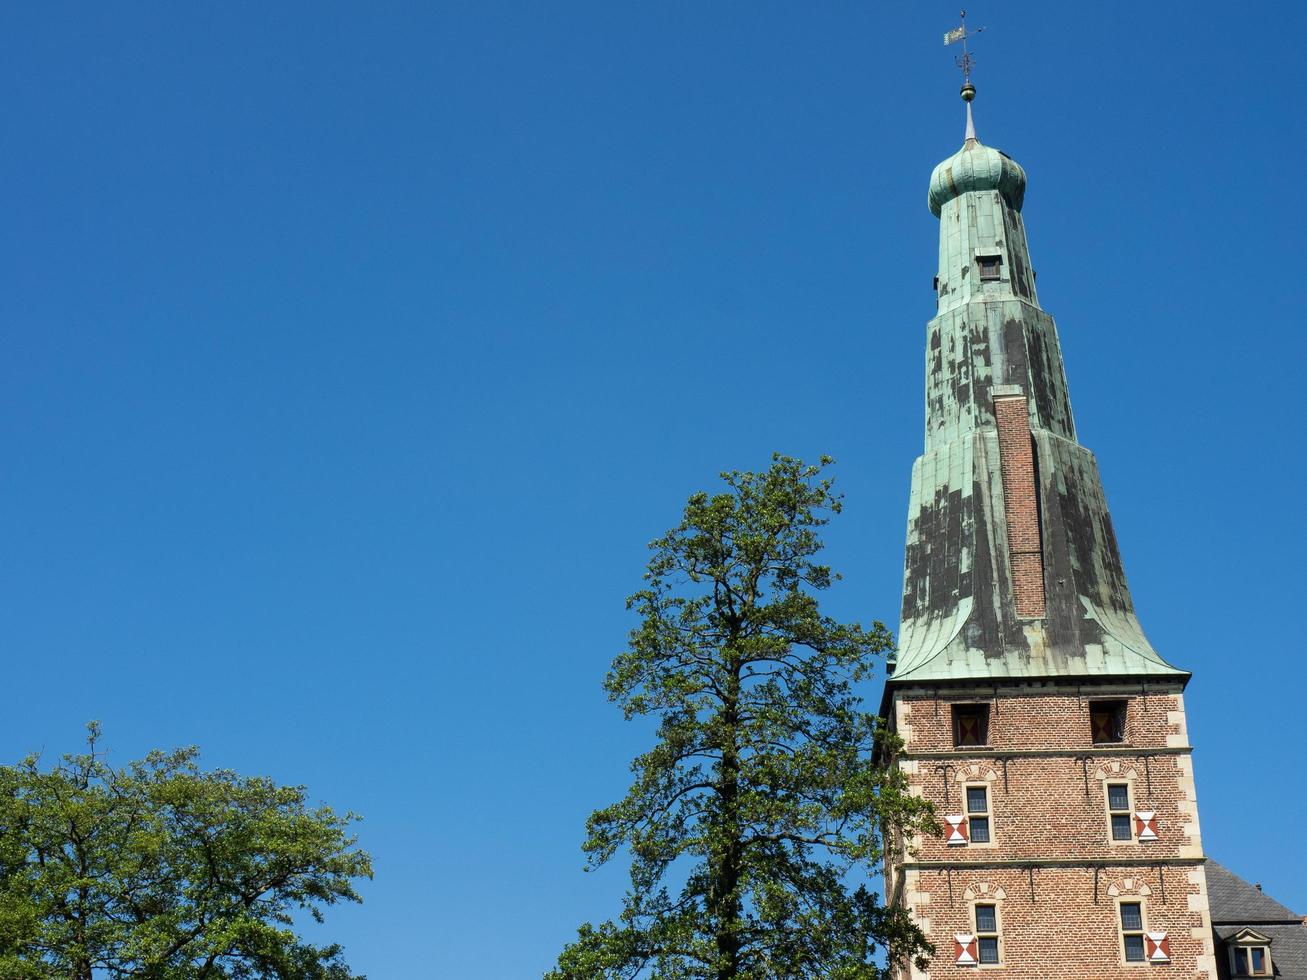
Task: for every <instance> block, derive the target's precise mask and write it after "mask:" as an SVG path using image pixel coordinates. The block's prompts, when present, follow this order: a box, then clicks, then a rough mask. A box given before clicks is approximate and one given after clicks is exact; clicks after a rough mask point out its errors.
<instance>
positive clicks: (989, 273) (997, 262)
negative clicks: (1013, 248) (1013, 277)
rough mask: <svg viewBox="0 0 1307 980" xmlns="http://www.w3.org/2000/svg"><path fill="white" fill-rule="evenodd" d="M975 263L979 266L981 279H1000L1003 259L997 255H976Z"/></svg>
mask: <svg viewBox="0 0 1307 980" xmlns="http://www.w3.org/2000/svg"><path fill="white" fill-rule="evenodd" d="M976 264H977V265H978V266H980V278H981V280H982V281H989V280H993V279H1001V278H1002V273H1001V271H1000V270H1001V269H1002V267H1003V260H1002V259H1001V258H1000V257H999V256H997V255H977V256H976Z"/></svg>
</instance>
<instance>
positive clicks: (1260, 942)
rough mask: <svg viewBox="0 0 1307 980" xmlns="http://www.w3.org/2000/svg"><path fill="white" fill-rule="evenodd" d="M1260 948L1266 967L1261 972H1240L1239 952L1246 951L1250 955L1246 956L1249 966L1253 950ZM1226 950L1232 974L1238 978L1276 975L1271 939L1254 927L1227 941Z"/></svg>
mask: <svg viewBox="0 0 1307 980" xmlns="http://www.w3.org/2000/svg"><path fill="white" fill-rule="evenodd" d="M1254 949H1260V950H1261V951H1262V954H1263V957H1264V966H1265V969H1264V970H1263V971H1262V972H1261V973H1240V972H1239V967H1238V963H1237V959H1236V957H1237V954H1238V952H1239V951H1244V952H1245V953H1247V954H1248V955H1247V956H1246V957H1245V958H1246V960H1247V962H1248V963H1249V966H1251V964H1252V957H1251V951H1252V950H1254ZM1226 952H1227V953H1228V954H1229V957H1230V976H1231V977H1236V978H1242V977H1273V976H1275V962H1274V961H1273V960H1272V959H1271V941H1270V939H1268V938H1267V937H1266V936H1263V935H1262V934H1261V933H1259V932H1256V931H1254V930H1252V929H1245V930H1244V931H1242V932H1240V933H1239V934H1238V935H1237V936H1235V937H1234V938H1233V939H1231V940H1229V941H1228V942H1227V949H1226Z"/></svg>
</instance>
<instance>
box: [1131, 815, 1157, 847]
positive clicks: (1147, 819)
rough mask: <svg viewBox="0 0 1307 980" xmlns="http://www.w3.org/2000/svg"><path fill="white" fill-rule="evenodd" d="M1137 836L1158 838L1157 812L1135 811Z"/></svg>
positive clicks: (1142, 839) (1143, 838) (1139, 837)
mask: <svg viewBox="0 0 1307 980" xmlns="http://www.w3.org/2000/svg"><path fill="white" fill-rule="evenodd" d="M1135 836H1136V837H1137V838H1138V839H1139V840H1141V841H1144V840H1157V814H1156V813H1154V812H1153V811H1152V810H1139V811H1138V812H1137V813H1135Z"/></svg>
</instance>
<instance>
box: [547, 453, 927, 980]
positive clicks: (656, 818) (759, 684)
mask: <svg viewBox="0 0 1307 980" xmlns="http://www.w3.org/2000/svg"><path fill="white" fill-rule="evenodd" d="M829 463H830V460H829V459H826V458H823V459H822V460H821V465H819V466H806V465H804V464H803V463H802V462H801V461H799V460H796V459H790V458H787V457H783V456H775V457H773V460H772V465H771V468H770V469H769V470H767V471H766V472H764V473H750V472H731V473H724V474H722V478H723V480H725V482H726V486H727V492H724V493H718V494H715V495H711V496H710V495H709V494H707V493H696V494H695V495H693V496H692V497H691V498H690V499H689V502H688V503H687V505H686V508H685V515H684V518H683V519H682V521H681V523H680V524H679V525H677V526H676V527H675V528H673V529H672V530H671V531H670V532H668V533H667V534H666V535H665V536H663V537H662V538H659V539H658V540H657V541H654V542H653V543H652V544H651V545H650V548H651V550H652V551H653V557H652V558H651V559H650V561H649V565H648V571H647V572H646V574H645V576H644V577H645V587H644V588H643V589H641V590H640V591H639V592H637V593H635V595H633V596H631V598H630V599H629V600H628V608H631V609H633V610H635V612H636V613H637V614H638V615H639V617H640V621H639V625H637V626H636V627H635V628H634V629H633V630H632V631H631V634H630V641H629V642H630V648H629V649H628V650H627V651H626V652H625V653H622V654H620V655H619V656H618V657H617V658H616V660H614V662H613V666H612V670H611V672H610V673H609V675H608V678H607V681H606V682H605V687H606V689H607V691H608V694H609V697H610V699H611V700H613V701H615V702H616V703H617V704H619V705H621V707H622V709H623V711H624V712H625V714H626V717H627V718H628V719H629V718H631V717H634V716H637V715H652V716H654V717H656V718H657V719H658V740H657V744H656V745H655V746H654V747H653V749H651V750H650V751H649V752H647V753H646V754H644V755H641V756H639V757H638V758H636V759H635V761H634V762H633V763H632V766H631V769H632V772H633V774H634V777H635V778H634V782H633V784H632V786H631V788H630V790H629V791H628V792H627V794H626V796H625V798H624V799H622V800H621V801H620V802H618V803H615V804H613V805H612V806H609V807H605V808H604V809H602V810H598V811H596V812H595V813H594V814H593V815H592V816H591V817H590V820H589V824H588V831H589V834H588V838H587V840H586V842H585V845H584V848H585V851H586V853H587V854H588V855H589V867H591V868H593V867H596V866H599V865H602V864H604V863H605V862H607V861H609V860H610V859H612V858H613V857H614V856H616V855H617V854H619V852H625V853H628V854H629V856H630V861H631V866H630V877H631V887H630V889H629V891H628V892H627V896H626V899H625V902H624V907H623V909H622V912H621V914H620V916H619V917H618V919H617V921H616V922H605V923H603V924H602V925H599V926H593V925H591V924H589V923H587V924H586V925H583V926H582V927H581V929H580V933H579V936H578V939H577V941H576V942H574V943H572V944H571V945H569V946H568V947H567V948H566V949H565V950H564V951H563V953H562V955H561V956H560V957H559V960H558V966H557V968H556V969H555V970H554V971H552V972H551V973H549V974H547V975H546V977H547V980H582V978H585V980H591V978H594V980H598V978H613V980H616V978H635V977H649V978H658V980H689V978H711V980H769V978H787V980H788V978H817V977H821V978H823V980H826V978H833V980H864V978H866V980H870V978H879V977H882V976H884V971H883V970H881V969H879V968H878V967H877V966H876V965H875V964H874V957H875V956H876V954H877V952H878V951H879V952H880V953H882V954H884V955H888V956H889V957H890V958H891V959H892V960H894V961H899V960H902V959H905V958H914V959H915V958H919V957H921V956H922V955H923V954H925V953H927V952H929V946H928V945H927V944H926V943H925V941H924V937H923V936H922V934H921V933H920V931H919V930H918V929H917V928H916V927H915V925H913V924H912V922H911V921H910V920H909V918H908V917H907V915H906V913H904V912H903V911H902V910H901V909H899V908H895V907H887V906H886V905H884V904H882V903H881V902H880V901H879V899H878V897H877V896H876V895H875V894H873V893H872V892H871V891H870V890H869V889H868V888H866V887H865V885H861V884H854V883H853V880H852V879H856V878H858V877H860V876H861V877H865V876H866V873H867V871H868V870H869V869H870V868H872V867H873V866H874V865H875V864H876V862H878V861H879V860H880V859H881V857H882V855H883V850H882V847H883V840H884V838H883V834H885V833H894V832H896V831H898V830H911V829H916V828H923V829H924V828H927V827H929V826H930V812H929V807H928V806H927V805H926V804H925V803H923V802H922V801H921V800H919V799H917V798H915V797H912V796H910V795H909V794H908V793H907V789H906V784H905V781H904V779H903V777H902V774H901V773H900V772H899V771H898V769H897V767H894V766H887V765H885V764H884V763H883V762H881V761H878V760H883V759H885V758H887V757H888V755H889V753H890V752H891V751H892V750H893V748H894V746H893V745H892V744H890V743H891V741H892V736H891V735H890V733H888V732H887V731H886V730H884V729H883V728H882V727H881V726H880V725H879V724H878V721H877V719H876V718H874V717H873V716H871V715H869V714H867V713H865V712H864V711H862V710H861V700H860V698H859V697H858V695H857V694H856V692H855V689H854V685H855V684H857V683H858V682H860V681H864V680H866V679H867V678H868V676H869V674H870V670H871V666H872V662H873V660H874V659H875V657H876V656H877V655H880V654H883V653H885V652H886V651H888V650H890V649H891V647H892V640H891V637H890V634H889V632H888V631H887V630H886V629H885V627H884V626H882V625H881V624H880V623H873V624H872V626H871V627H870V628H864V627H862V626H860V625H858V624H856V623H841V622H837V621H836V620H834V619H832V618H830V617H828V616H824V615H822V614H821V612H820V610H819V608H818V603H817V599H816V593H818V592H820V591H821V590H823V589H826V588H828V587H829V586H830V585H831V583H832V581H833V580H834V579H836V578H838V576H837V575H835V574H834V573H833V572H832V571H831V569H830V568H829V567H827V566H825V565H822V564H819V563H818V562H817V561H816V556H817V555H818V553H819V552H820V551H821V549H822V542H821V539H820V536H819V529H820V528H821V527H822V526H824V525H825V524H827V523H828V522H829V520H830V515H831V514H835V513H838V512H839V510H840V506H841V505H840V497H839V495H838V494H836V493H834V492H833V490H832V481H831V480H830V479H829V478H828V477H825V476H823V469H824V468H825V467H826V466H827V465H828V464H829ZM672 878H674V879H676V880H678V881H679V880H681V879H682V878H683V879H684V883H683V884H682V885H680V887H679V888H677V889H673V888H672V887H670V886H669V884H668V881H669V879H672ZM673 891H675V894H673Z"/></svg>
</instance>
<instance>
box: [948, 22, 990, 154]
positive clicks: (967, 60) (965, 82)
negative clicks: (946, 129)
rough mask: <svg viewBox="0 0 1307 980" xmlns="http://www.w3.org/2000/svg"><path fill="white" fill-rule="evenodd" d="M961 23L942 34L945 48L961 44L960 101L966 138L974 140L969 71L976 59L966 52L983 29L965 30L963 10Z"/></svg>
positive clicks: (959, 65) (958, 59) (974, 93)
mask: <svg viewBox="0 0 1307 980" xmlns="http://www.w3.org/2000/svg"><path fill="white" fill-rule="evenodd" d="M958 16H959V17H961V18H962V23H961V24H960V25H958V26H957V27H955V28H953V30H951V31H947V32H945V34H944V44H945V46H947V45H950V44H952V43H953V42H955V41H961V42H962V54H961V55H960V56H959V57H958V58H956V59H955V60H956V62H957V66H958V68H960V69H961V70H962V101H963V102H965V103H966V104H967V135H966V138H967V139H969V140H974V139H975V138H976V124H975V122H974V121H973V120H972V118H971V100H972V99H974V98H975V97H976V86H974V85H972V84H971V69H972V68H974V67H975V66H976V58H975V55H973V54H972V53H971V52H970V51H968V50H967V41H968V40H969V39H971V38H973V37H975V36H976V35H977V34H979V33H980V32H981V31H983V30H984V28H983V27H977V28H976V29H975V30H970V31H969V30H967V12H966V11H965V10H963V11H962V12H961V13H960V14H959V15H958Z"/></svg>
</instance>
